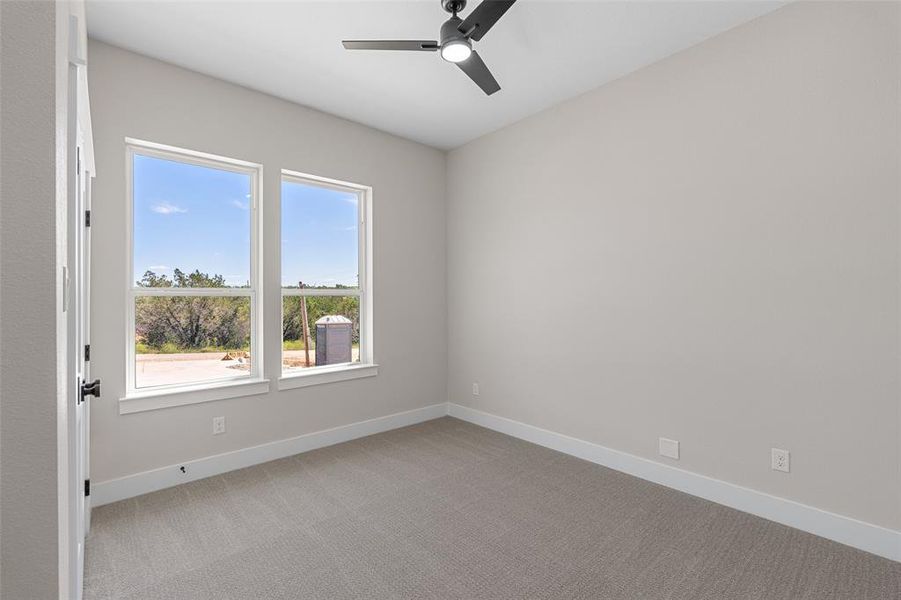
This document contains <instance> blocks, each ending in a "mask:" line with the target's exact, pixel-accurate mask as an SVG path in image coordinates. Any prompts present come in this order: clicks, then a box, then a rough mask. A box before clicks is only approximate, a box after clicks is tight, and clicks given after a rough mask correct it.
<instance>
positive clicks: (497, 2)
mask: <svg viewBox="0 0 901 600" xmlns="http://www.w3.org/2000/svg"><path fill="white" fill-rule="evenodd" d="M514 2H516V0H482V3H481V4H479V5H478V6H476V7H475V10H473V11H472V12H471V13H469V16H468V17H466V18H465V19H463V22H462V23H460V26H459V27H458V28H457V29H459V30H460V31H461V32H463V33H468V32H470V31H472V33H470V34H469V37H470V38H472V39H474V40H475V41H477V42H478V41H479V40H480V39H482V37H483V36H484V35H485V34H486V33H488V30H489V29H491V28H492V27H493V26H494V24H495V23H497V21H498V19H500V18H501V17H503V16H504V13H505V12H507V10H508V9H509V8H510V7H511V6H513V3H514Z"/></svg>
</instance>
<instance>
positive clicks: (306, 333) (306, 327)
mask: <svg viewBox="0 0 901 600" xmlns="http://www.w3.org/2000/svg"><path fill="white" fill-rule="evenodd" d="M298 283H299V285H300V289H303V282H302V281H300V282H298ZM300 318H301V319H302V320H303V354H304V360H306V363H307V366H308V367H309V366H310V323H309V321H307V297H306V296H301V297H300Z"/></svg>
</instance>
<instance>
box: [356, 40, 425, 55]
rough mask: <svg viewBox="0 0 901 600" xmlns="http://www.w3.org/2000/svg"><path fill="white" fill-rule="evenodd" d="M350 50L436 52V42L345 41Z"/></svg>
mask: <svg viewBox="0 0 901 600" xmlns="http://www.w3.org/2000/svg"><path fill="white" fill-rule="evenodd" d="M341 43H342V44H344V47H345V48H346V49H348V50H411V51H413V52H435V51H436V50H438V42H436V41H435V40H344V41H343V42H341Z"/></svg>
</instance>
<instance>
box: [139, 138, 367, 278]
mask: <svg viewBox="0 0 901 600" xmlns="http://www.w3.org/2000/svg"><path fill="white" fill-rule="evenodd" d="M250 186H251V180H250V176H248V175H244V174H240V173H233V172H231V171H223V170H219V169H212V168H208V167H200V166H196V165H189V164H185V163H180V162H177V161H170V160H164V159H159V158H154V157H149V156H143V155H140V154H135V157H134V274H135V279H136V280H137V279H140V278H141V276H142V275H143V274H144V271H147V270H150V271H154V272H155V273H158V274H162V275H168V276H170V277H171V275H172V271H173V270H174V269H176V268H178V269H181V270H183V271H193V270H194V269H200V270H201V271H202V272H205V273H209V274H210V275H213V274H216V275H223V276H224V277H225V280H226V284H227V285H231V286H244V285H247V283H248V281H249V279H250V223H251V218H250V217H251V214H250V193H251V187H250ZM298 281H303V282H304V283H306V284H308V285H327V286H334V285H336V284H343V285H356V281H357V197H356V195H354V194H350V193H347V192H339V191H334V190H329V189H325V188H318V187H313V186H308V185H303V184H299V183H283V184H282V282H283V283H282V284H283V285H292V286H293V285H297V282H298Z"/></svg>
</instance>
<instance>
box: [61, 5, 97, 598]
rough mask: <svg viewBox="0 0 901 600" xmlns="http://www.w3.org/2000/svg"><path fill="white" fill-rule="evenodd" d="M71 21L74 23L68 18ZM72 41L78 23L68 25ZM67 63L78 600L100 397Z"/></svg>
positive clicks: (85, 157)
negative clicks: (95, 402) (93, 408)
mask: <svg viewBox="0 0 901 600" xmlns="http://www.w3.org/2000/svg"><path fill="white" fill-rule="evenodd" d="M73 19H74V17H73ZM70 25H71V27H72V36H73V39H75V32H76V31H77V21H74V20H73V22H72V23H70ZM70 53H71V55H70V61H69V90H68V91H69V107H68V108H69V128H68V133H69V140H70V141H69V144H70V145H69V153H70V154H69V156H70V162H69V190H70V192H69V204H68V207H67V208H68V213H69V217H68V220H69V223H68V237H69V241H68V261H67V262H68V267H67V268H68V286H67V290H68V295H69V297H68V298H67V301H66V302H65V305H66V309H67V310H68V311H71V312H70V314H69V317H68V319H67V321H68V324H69V328H68V333H69V338H70V342H69V344H70V345H69V365H70V370H69V373H70V377H71V379H70V381H71V382H72V385H73V386H74V389H73V390H72V392H73V393H72V400H71V401H70V402H71V404H70V407H71V408H72V409H73V414H74V418H72V419H70V420H69V428H70V429H69V456H68V460H69V467H70V469H69V474H70V475H69V476H70V480H69V484H70V485H69V489H70V491H71V493H72V494H73V496H74V497H70V504H69V532H70V536H71V538H70V539H71V542H72V549H73V554H74V556H73V557H72V559H73V562H74V564H71V563H70V564H71V569H72V570H73V571H74V573H72V577H71V579H70V583H71V584H72V585H73V587H74V589H71V590H70V593H69V594H68V595H69V596H70V597H72V598H73V599H74V600H81V598H82V590H83V587H84V559H85V537H86V535H87V532H88V528H89V527H90V522H91V521H90V518H91V501H90V500H91V499H90V495H89V492H90V473H89V456H90V455H89V452H88V444H89V440H90V431H89V428H90V401H91V399H92V398H96V397H99V395H100V382H99V381H94V380H92V379H91V363H90V354H89V353H90V343H91V340H90V306H91V303H90V264H91V228H90V214H91V177H92V171H93V164H92V163H93V160H92V158H93V157H92V156H91V155H90V154H91V151H92V144H91V139H90V135H91V134H90V131H91V127H90V112H89V107H88V105H87V102H88V95H87V77H86V73H85V70H84V69H85V62H84V60H83V58H81V57H82V56H83V53H82V52H80V51H79V49H78V48H77V47H76V46H75V45H73V48H71V49H70Z"/></svg>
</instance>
